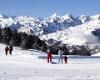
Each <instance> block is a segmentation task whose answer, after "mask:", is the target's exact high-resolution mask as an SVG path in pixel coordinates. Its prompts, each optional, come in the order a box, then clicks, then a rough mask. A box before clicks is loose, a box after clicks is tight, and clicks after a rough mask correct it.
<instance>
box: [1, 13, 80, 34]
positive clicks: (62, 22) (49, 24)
mask: <svg viewBox="0 0 100 80" xmlns="http://www.w3.org/2000/svg"><path fill="white" fill-rule="evenodd" d="M80 24H82V22H81V20H80V19H79V18H75V17H73V16H72V15H71V14H66V15H65V16H58V15H57V14H56V13H55V14H53V15H52V16H50V17H49V18H44V19H38V18H33V17H28V16H8V15H4V14H3V15H0V27H1V28H4V27H10V28H12V29H17V30H18V32H25V33H27V34H35V35H43V34H48V33H53V32H56V31H60V30H64V29H67V28H69V27H71V26H76V25H80Z"/></svg>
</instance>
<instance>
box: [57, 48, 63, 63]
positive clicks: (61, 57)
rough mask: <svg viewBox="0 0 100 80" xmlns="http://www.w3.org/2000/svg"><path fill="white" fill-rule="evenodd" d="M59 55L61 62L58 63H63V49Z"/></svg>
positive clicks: (59, 51)
mask: <svg viewBox="0 0 100 80" xmlns="http://www.w3.org/2000/svg"><path fill="white" fill-rule="evenodd" d="M58 55H59V61H58V63H60V62H61V63H63V51H62V49H59V50H58Z"/></svg>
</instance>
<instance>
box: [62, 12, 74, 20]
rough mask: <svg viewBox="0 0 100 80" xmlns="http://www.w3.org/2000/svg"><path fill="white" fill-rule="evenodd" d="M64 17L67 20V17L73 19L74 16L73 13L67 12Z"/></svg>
mask: <svg viewBox="0 0 100 80" xmlns="http://www.w3.org/2000/svg"><path fill="white" fill-rule="evenodd" d="M62 18H63V19H64V20H66V19H73V18H74V17H73V16H72V15H71V14H69V13H67V14H66V15H64V16H62Z"/></svg>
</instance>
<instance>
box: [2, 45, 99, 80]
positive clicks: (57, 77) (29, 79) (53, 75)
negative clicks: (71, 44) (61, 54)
mask: <svg viewBox="0 0 100 80" xmlns="http://www.w3.org/2000/svg"><path fill="white" fill-rule="evenodd" d="M0 46H2V47H1V48H0V80H100V63H99V62H100V58H69V59H68V64H56V63H57V62H58V59H53V62H55V64H51V63H47V62H46V59H41V58H38V57H39V56H46V55H45V54H44V53H43V52H41V51H37V50H33V51H32V50H29V51H28V50H21V49H20V48H17V47H14V51H13V55H8V56H6V55H5V54H4V48H5V45H3V44H0Z"/></svg>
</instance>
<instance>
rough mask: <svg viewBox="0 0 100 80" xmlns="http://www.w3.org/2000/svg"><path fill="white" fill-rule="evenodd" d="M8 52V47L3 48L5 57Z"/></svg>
mask: <svg viewBox="0 0 100 80" xmlns="http://www.w3.org/2000/svg"><path fill="white" fill-rule="evenodd" d="M8 51H9V48H8V46H6V47H5V54H6V55H7V54H8Z"/></svg>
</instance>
